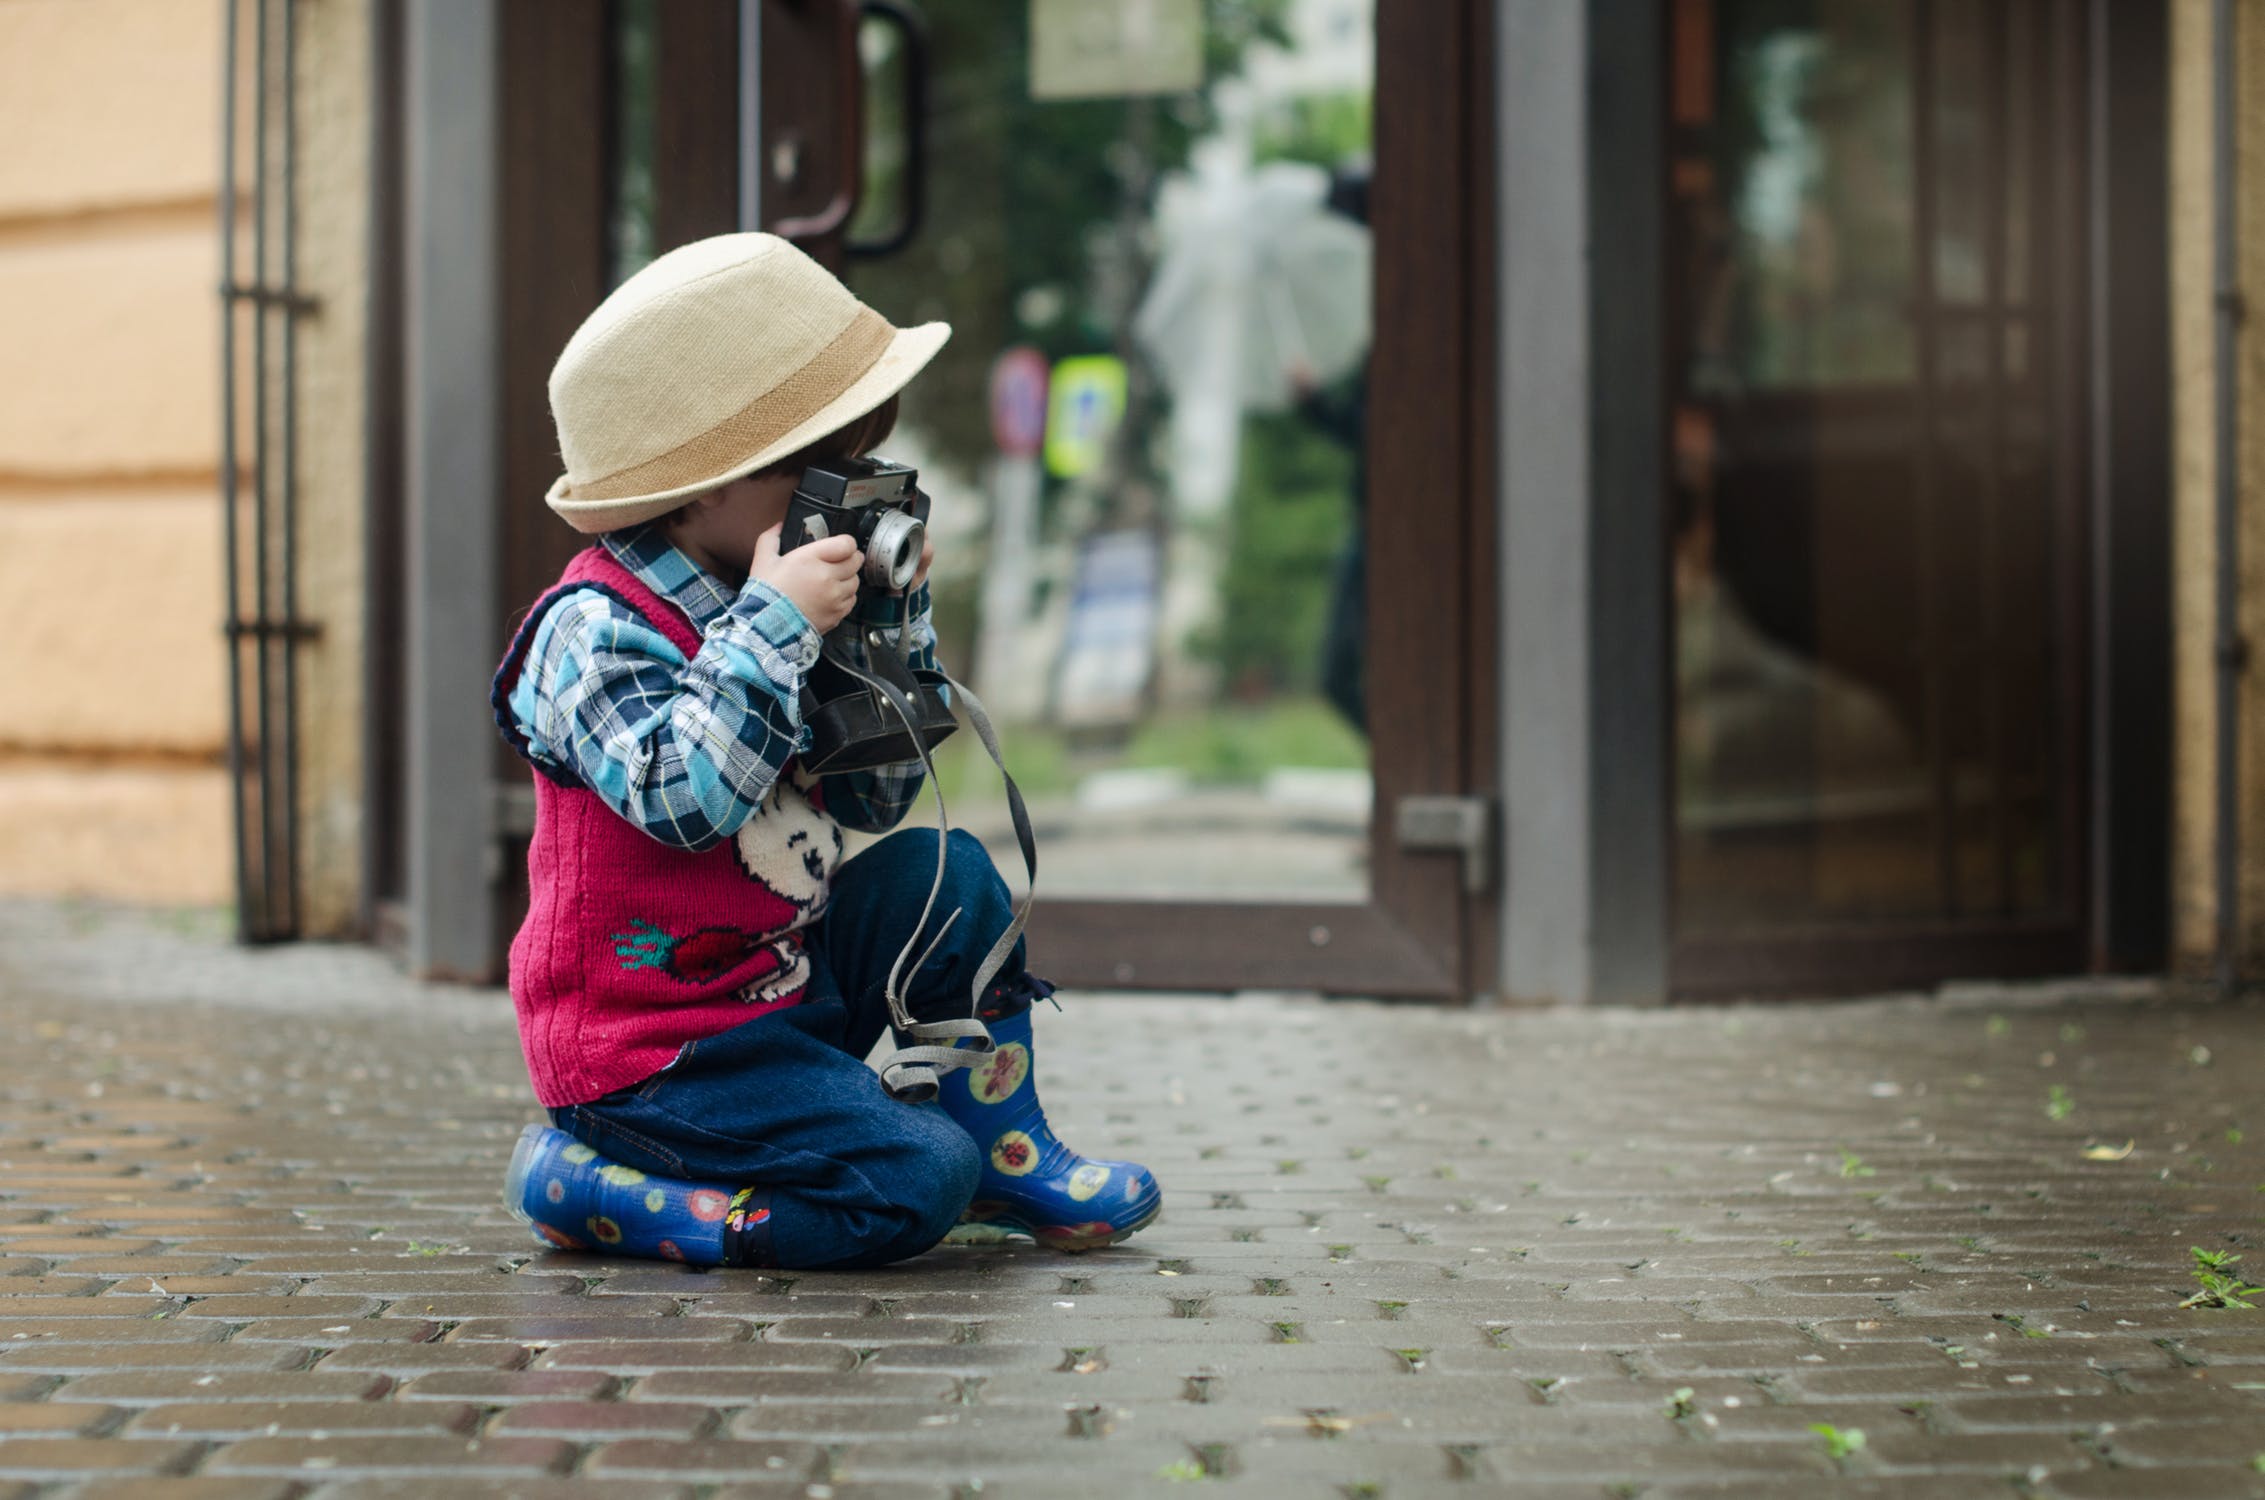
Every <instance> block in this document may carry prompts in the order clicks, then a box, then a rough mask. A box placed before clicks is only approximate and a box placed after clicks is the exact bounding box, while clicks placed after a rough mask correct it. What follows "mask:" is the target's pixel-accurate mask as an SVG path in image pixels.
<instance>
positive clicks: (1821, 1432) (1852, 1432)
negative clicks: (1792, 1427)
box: [1809, 1422, 1864, 1463]
mask: <svg viewBox="0 0 2265 1500" xmlns="http://www.w3.org/2000/svg"><path fill="white" fill-rule="evenodd" d="M1809 1430H1810V1431H1811V1432H1813V1433H1815V1434H1816V1435H1817V1436H1819V1437H1821V1438H1823V1439H1824V1440H1825V1453H1826V1455H1827V1456H1828V1457H1830V1458H1831V1459H1832V1460H1833V1462H1835V1463H1845V1462H1846V1461H1847V1460H1849V1459H1850V1458H1853V1457H1855V1456H1856V1455H1857V1454H1859V1453H1861V1452H1863V1451H1864V1429H1863V1428H1861V1427H1845V1428H1843V1427H1835V1426H1833V1425H1832V1423H1830V1422H1811V1423H1810V1424H1809Z"/></svg>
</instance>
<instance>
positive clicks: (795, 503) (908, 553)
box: [779, 458, 958, 775]
mask: <svg viewBox="0 0 2265 1500" xmlns="http://www.w3.org/2000/svg"><path fill="white" fill-rule="evenodd" d="M919 480H920V476H919V474H918V473H916V472H915V471H914V470H912V469H911V468H908V467H907V466H905V465H904V464H897V463H890V462H889V461H888V460H887V459H883V458H843V459H828V460H823V461H821V462H818V463H814V464H812V465H810V466H809V467H808V468H806V469H804V470H803V471H802V482H801V483H800V484H799V485H797V486H796V487H795V491H794V498H793V499H792V500H790V501H788V502H787V510H786V522H785V524H784V525H782V526H781V527H780V528H779V550H780V551H781V552H791V551H793V550H794V549H795V548H797V547H801V546H804V545H807V544H808V543H811V542H814V541H817V540H819V539H820V538H821V537H829V536H848V537H852V538H854V539H855V540H856V542H857V546H858V549H859V550H860V551H862V552H863V553H864V554H865V567H864V571H863V573H862V574H861V575H860V577H859V579H858V583H857V602H856V603H855V604H854V605H852V606H851V607H850V611H849V613H848V614H847V615H846V616H844V617H843V619H842V622H841V623H840V624H839V625H836V626H835V627H834V628H833V629H832V630H830V631H828V632H827V633H826V640H825V647H824V649H823V650H822V651H821V652H820V654H819V657H818V660H817V661H816V662H815V663H814V664H812V666H811V668H810V671H809V673H808V674H807V675H806V676H805V677H804V678H803V683H802V722H803V723H805V724H807V725H809V726H810V740H811V743H810V749H809V750H808V751H807V752H805V753H804V755H803V757H802V764H803V766H804V767H805V768H806V769H808V770H809V771H811V772H813V773H815V774H818V775H827V774H830V773H832V772H835V771H863V770H869V769H871V768H873V767H875V766H891V765H896V764H899V763H900V762H903V761H908V760H913V759H916V758H917V757H918V756H919V754H920V752H921V749H922V748H923V747H933V746H935V745H936V744H937V743H938V742H940V741H941V740H942V739H943V738H944V737H945V736H946V735H948V734H950V733H951V732H952V730H953V729H955V728H956V727H958V726H957V724H956V722H955V721H954V720H953V718H952V711H951V709H950V708H948V707H946V706H945V703H944V697H943V694H942V692H941V691H939V690H940V689H941V688H942V687H943V685H944V681H945V679H944V675H943V674H942V673H941V672H930V671H927V670H926V669H924V668H920V667H915V666H914V665H913V664H912V662H911V660H910V659H909V658H910V653H911V650H912V641H911V637H910V635H909V633H908V630H907V626H908V624H909V621H908V620H907V618H906V614H905V598H904V594H905V590H906V589H908V588H910V587H911V586H912V580H913V576H914V575H915V574H917V573H918V572H919V571H920V553H921V550H922V548H923V546H924V545H925V544H926V542H927V538H928V497H927V496H926V495H925V494H923V493H921V490H920V483H919Z"/></svg>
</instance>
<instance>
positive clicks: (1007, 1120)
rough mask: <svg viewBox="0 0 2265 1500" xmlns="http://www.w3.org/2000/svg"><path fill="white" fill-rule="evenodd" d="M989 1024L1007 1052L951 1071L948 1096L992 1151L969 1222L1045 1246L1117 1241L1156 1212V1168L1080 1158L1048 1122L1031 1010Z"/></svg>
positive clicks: (954, 1111) (951, 1110)
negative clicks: (1033, 1050) (1032, 1042)
mask: <svg viewBox="0 0 2265 1500" xmlns="http://www.w3.org/2000/svg"><path fill="white" fill-rule="evenodd" d="M988 1024H989V1026H990V1029H991V1039H992V1041H993V1042H995V1043H997V1050H995V1051H994V1052H993V1053H992V1054H991V1056H990V1057H989V1058H988V1059H987V1060H986V1061H984V1062H980V1063H977V1064H976V1065H975V1066H974V1067H972V1068H961V1069H957V1070H955V1071H953V1072H951V1073H949V1074H947V1075H945V1078H944V1082H943V1089H942V1092H941V1093H940V1094H939V1095H938V1099H939V1101H940V1102H941V1103H942V1104H943V1106H944V1112H945V1113H946V1114H948V1115H950V1116H951V1117H952V1118H953V1119H954V1120H957V1121H958V1122H959V1124H960V1128H962V1129H963V1130H965V1131H966V1132H967V1133H968V1134H969V1135H972V1136H974V1137H975V1144H976V1145H977V1146H979V1147H981V1148H982V1151H983V1156H984V1161H983V1177H982V1180H981V1182H980V1183H979V1184H978V1185H977V1187H976V1189H975V1201H974V1202H973V1203H971V1204H969V1205H968V1209H967V1212H966V1214H965V1215H963V1216H962V1220H961V1222H962V1223H966V1224H983V1225H990V1226H993V1227H994V1228H1001V1229H1019V1230H1021V1231H1022V1232H1024V1233H1025V1234H1028V1235H1030V1236H1031V1237H1032V1238H1033V1239H1035V1240H1037V1241H1038V1243H1040V1244H1041V1245H1047V1246H1051V1247H1052V1248H1053V1249H1056V1250H1072V1251H1075V1250H1094V1249H1098V1248H1100V1247H1101V1246H1103V1245H1113V1244H1115V1243H1116V1242H1117V1241H1119V1240H1121V1239H1123V1238H1124V1237H1125V1236H1127V1235H1129V1234H1131V1233H1132V1232H1133V1231H1134V1230H1137V1229H1140V1228H1142V1227H1143V1226H1145V1225H1146V1224H1147V1223H1148V1222H1149V1221H1150V1220H1152V1219H1154V1218H1155V1217H1156V1215H1157V1212H1158V1211H1159V1210H1160V1209H1161V1208H1162V1207H1163V1206H1164V1193H1163V1189H1161V1188H1160V1187H1158V1186H1157V1184H1156V1178H1155V1176H1154V1174H1152V1173H1151V1172H1150V1171H1149V1170H1148V1168H1146V1167H1143V1166H1140V1165H1137V1164H1136V1163H1133V1162H1125V1161H1095V1160H1093V1159H1092V1158H1090V1157H1085V1156H1080V1155H1078V1154H1077V1153H1076V1152H1075V1151H1072V1150H1071V1149H1070V1148H1069V1147H1067V1146H1065V1145H1063V1144H1062V1142H1061V1138H1060V1137H1058V1136H1056V1135H1055V1134H1054V1131H1053V1128H1052V1127H1051V1126H1049V1125H1048V1124H1047V1123H1046V1112H1045V1110H1044V1109H1043V1108H1042V1107H1041V1106H1040V1105H1039V1102H1038V1080H1037V1078H1036V1076H1035V1073H1036V1068H1035V1064H1034V1063H1033V1062H1032V1060H1031V1046H1030V1012H1028V1011H1024V1012H1022V1013H1021V1014H1019V1015H1015V1016H1009V1017H1007V1018H1005V1019H1004V1020H997V1021H991V1022H989V1023H988Z"/></svg>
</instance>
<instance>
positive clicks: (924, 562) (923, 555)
mask: <svg viewBox="0 0 2265 1500" xmlns="http://www.w3.org/2000/svg"><path fill="white" fill-rule="evenodd" d="M935 560H936V539H935V538H934V537H927V538H925V539H924V540H922V542H921V543H920V571H919V572H917V573H915V574H913V575H912V582H911V583H909V584H906V585H905V590H904V591H905V592H906V593H908V594H909V593H911V592H912V591H913V590H914V589H916V588H918V587H920V586H921V585H922V584H924V583H926V582H927V581H928V565H929V564H930V563H932V562H934V561H935Z"/></svg>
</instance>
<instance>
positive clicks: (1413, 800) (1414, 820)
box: [1393, 796, 1495, 896]
mask: <svg viewBox="0 0 2265 1500" xmlns="http://www.w3.org/2000/svg"><path fill="white" fill-rule="evenodd" d="M1494 830H1495V815H1494V799H1493V798H1492V797H1438V796H1423V797H1402V798H1401V799H1400V800H1399V802H1398V803H1396V804H1395V805H1394V808H1393V832H1394V833H1395V835H1396V836H1397V837H1398V839H1399V842H1400V847H1401V848H1402V849H1405V850H1407V851H1408V852H1409V853H1411V854H1460V855H1462V856H1463V893H1464V894H1465V895H1467V896H1483V895H1485V894H1486V893H1487V892H1488V891H1491V890H1493V889H1494V841H1495V832H1494Z"/></svg>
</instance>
